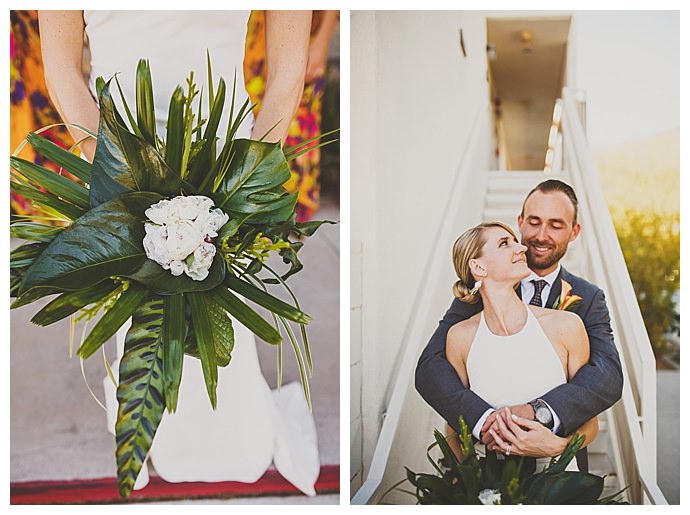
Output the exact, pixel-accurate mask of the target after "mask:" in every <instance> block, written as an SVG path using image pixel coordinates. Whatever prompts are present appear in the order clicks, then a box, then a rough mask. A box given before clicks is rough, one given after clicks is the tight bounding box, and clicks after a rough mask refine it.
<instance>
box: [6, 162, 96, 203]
mask: <svg viewBox="0 0 690 515" xmlns="http://www.w3.org/2000/svg"><path fill="white" fill-rule="evenodd" d="M10 166H11V167H12V168H14V169H15V170H16V171H17V172H19V173H20V174H22V175H23V176H24V177H26V178H27V179H28V180H29V181H31V182H32V183H33V184H34V185H36V186H40V187H42V188H45V189H46V190H47V191H49V192H50V193H51V194H53V195H55V196H57V197H60V198H61V199H62V200H64V201H66V202H69V203H70V204H74V205H75V206H77V207H79V208H81V209H82V210H87V209H89V207H90V204H89V190H87V189H86V188H85V187H84V186H82V185H81V184H79V183H78V182H75V181H73V180H72V179H68V178H67V177H65V176H63V175H58V174H57V173H55V172H54V171H52V170H48V169H47V168H43V167H42V166H38V165H37V164H35V163H32V162H31V161H27V160H25V159H21V158H19V157H10Z"/></svg>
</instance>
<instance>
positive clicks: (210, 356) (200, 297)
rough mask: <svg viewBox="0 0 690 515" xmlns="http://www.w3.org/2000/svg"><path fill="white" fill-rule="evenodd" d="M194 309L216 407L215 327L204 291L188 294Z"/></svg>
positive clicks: (203, 363)
mask: <svg viewBox="0 0 690 515" xmlns="http://www.w3.org/2000/svg"><path fill="white" fill-rule="evenodd" d="M185 297H186V298H187V300H188V301H189V306H190V308H191V310H192V320H193V321H194V322H193V324H194V325H193V327H194V335H195V338H196V344H197V350H198V351H199V358H200V359H201V370H202V372H203V374H204V381H205V382H206V391H207V392H208V398H209V400H210V401H211V406H213V409H216V404H217V398H216V387H217V386H218V367H217V365H216V351H215V344H214V341H213V327H212V325H211V324H212V322H211V318H210V317H209V314H208V311H207V310H208V306H207V303H206V300H205V298H204V294H203V293H196V292H192V293H188V294H187V295H186V296H185Z"/></svg>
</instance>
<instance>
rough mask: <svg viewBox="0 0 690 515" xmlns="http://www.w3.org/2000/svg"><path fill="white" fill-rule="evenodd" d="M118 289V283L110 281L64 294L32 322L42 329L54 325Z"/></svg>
mask: <svg viewBox="0 0 690 515" xmlns="http://www.w3.org/2000/svg"><path fill="white" fill-rule="evenodd" d="M117 287H118V285H117V284H116V283H114V282H112V281H109V280H108V281H103V282H102V283H100V284H98V285H96V286H92V287H90V288H85V289H83V290H78V291H72V292H66V293H63V294H62V295H60V296H59V297H58V298H56V299H54V300H52V301H50V302H49V303H48V304H47V305H46V306H45V307H43V309H41V310H40V311H39V312H38V313H36V314H35V315H34V317H33V318H32V319H31V322H33V323H34V324H36V325H40V326H42V327H45V326H47V325H50V324H54V323H55V322H58V321H59V320H62V319H64V318H67V317H68V316H70V315H71V314H72V313H76V312H77V311H79V310H80V309H81V308H83V307H84V306H88V305H89V304H92V303H94V302H96V301H98V300H101V299H102V298H104V297H106V296H108V295H110V294H111V293H113V292H114V291H115V290H116V289H117Z"/></svg>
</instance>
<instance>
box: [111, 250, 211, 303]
mask: <svg viewBox="0 0 690 515" xmlns="http://www.w3.org/2000/svg"><path fill="white" fill-rule="evenodd" d="M121 275H122V276H123V277H128V278H130V279H134V280H135V281H138V282H140V283H141V284H143V285H145V286H146V287H147V288H148V289H149V290H151V291H152V292H154V293H157V294H159V295H177V294H178V293H187V292H192V291H208V290H211V289H213V288H215V287H216V286H218V285H219V284H220V283H222V282H223V278H224V277H225V261H224V260H223V258H222V256H221V255H220V253H216V255H215V256H214V258H213V263H211V268H210V269H209V271H208V276H207V277H206V279H204V280H203V281H195V280H194V279H192V278H191V277H189V276H188V275H186V274H182V275H178V276H177V277H175V276H174V275H172V274H171V273H170V270H165V269H164V268H163V267H162V266H160V265H159V264H158V263H156V262H155V261H152V260H150V259H148V258H147V259H145V260H144V262H143V263H142V264H141V266H140V267H138V268H136V269H135V270H133V271H132V272H125V273H122V274H121Z"/></svg>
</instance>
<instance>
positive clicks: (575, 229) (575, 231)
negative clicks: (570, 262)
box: [570, 223, 582, 241]
mask: <svg viewBox="0 0 690 515" xmlns="http://www.w3.org/2000/svg"><path fill="white" fill-rule="evenodd" d="M581 229H582V226H580V224H579V223H576V224H575V227H573V232H571V233H570V241H575V239H576V238H577V237H578V236H579V234H580V230H581Z"/></svg>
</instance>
